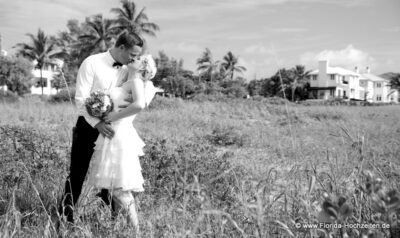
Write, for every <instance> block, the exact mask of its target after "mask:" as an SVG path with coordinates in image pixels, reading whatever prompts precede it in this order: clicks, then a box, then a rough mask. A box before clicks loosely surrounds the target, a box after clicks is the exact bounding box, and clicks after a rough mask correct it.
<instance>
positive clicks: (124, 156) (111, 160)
mask: <svg viewBox="0 0 400 238" xmlns="http://www.w3.org/2000/svg"><path fill="white" fill-rule="evenodd" d="M112 127H113V129H114V132H115V134H114V137H113V138H112V139H108V138H104V137H103V136H102V135H99V137H98V138H97V141H96V146H95V148H94V153H93V156H92V160H91V164H90V169H89V178H88V184H89V185H91V186H93V187H95V188H106V189H122V190H125V191H135V192H142V191H144V189H143V182H144V180H143V176H142V168H141V166H140V161H139V156H142V155H144V153H143V147H144V145H145V143H144V142H143V141H142V139H141V138H140V137H139V135H138V134H137V132H136V130H135V128H134V127H133V125H132V119H131V118H125V119H121V120H119V121H116V122H113V123H112Z"/></svg>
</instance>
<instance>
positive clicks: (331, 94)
mask: <svg viewBox="0 0 400 238" xmlns="http://www.w3.org/2000/svg"><path fill="white" fill-rule="evenodd" d="M334 93H335V90H334V89H331V90H329V95H330V96H331V97H333V96H334Z"/></svg>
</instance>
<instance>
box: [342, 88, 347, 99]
mask: <svg viewBox="0 0 400 238" xmlns="http://www.w3.org/2000/svg"><path fill="white" fill-rule="evenodd" d="M343 98H344V99H346V98H347V95H346V91H344V90H343Z"/></svg>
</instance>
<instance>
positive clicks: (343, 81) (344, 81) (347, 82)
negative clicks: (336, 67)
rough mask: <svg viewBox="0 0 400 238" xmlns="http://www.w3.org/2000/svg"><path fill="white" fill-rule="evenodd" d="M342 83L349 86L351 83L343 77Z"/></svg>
mask: <svg viewBox="0 0 400 238" xmlns="http://www.w3.org/2000/svg"><path fill="white" fill-rule="evenodd" d="M342 83H343V84H349V81H347V80H346V77H345V76H342Z"/></svg>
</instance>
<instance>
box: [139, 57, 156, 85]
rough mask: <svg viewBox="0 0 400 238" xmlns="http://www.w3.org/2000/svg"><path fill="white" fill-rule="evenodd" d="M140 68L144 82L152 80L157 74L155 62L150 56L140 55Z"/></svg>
mask: <svg viewBox="0 0 400 238" xmlns="http://www.w3.org/2000/svg"><path fill="white" fill-rule="evenodd" d="M140 61H141V67H140V71H141V72H142V76H143V78H144V80H150V79H152V78H154V76H155V75H156V73H157V67H156V62H155V61H154V59H153V56H151V55H142V56H141V57H140Z"/></svg>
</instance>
